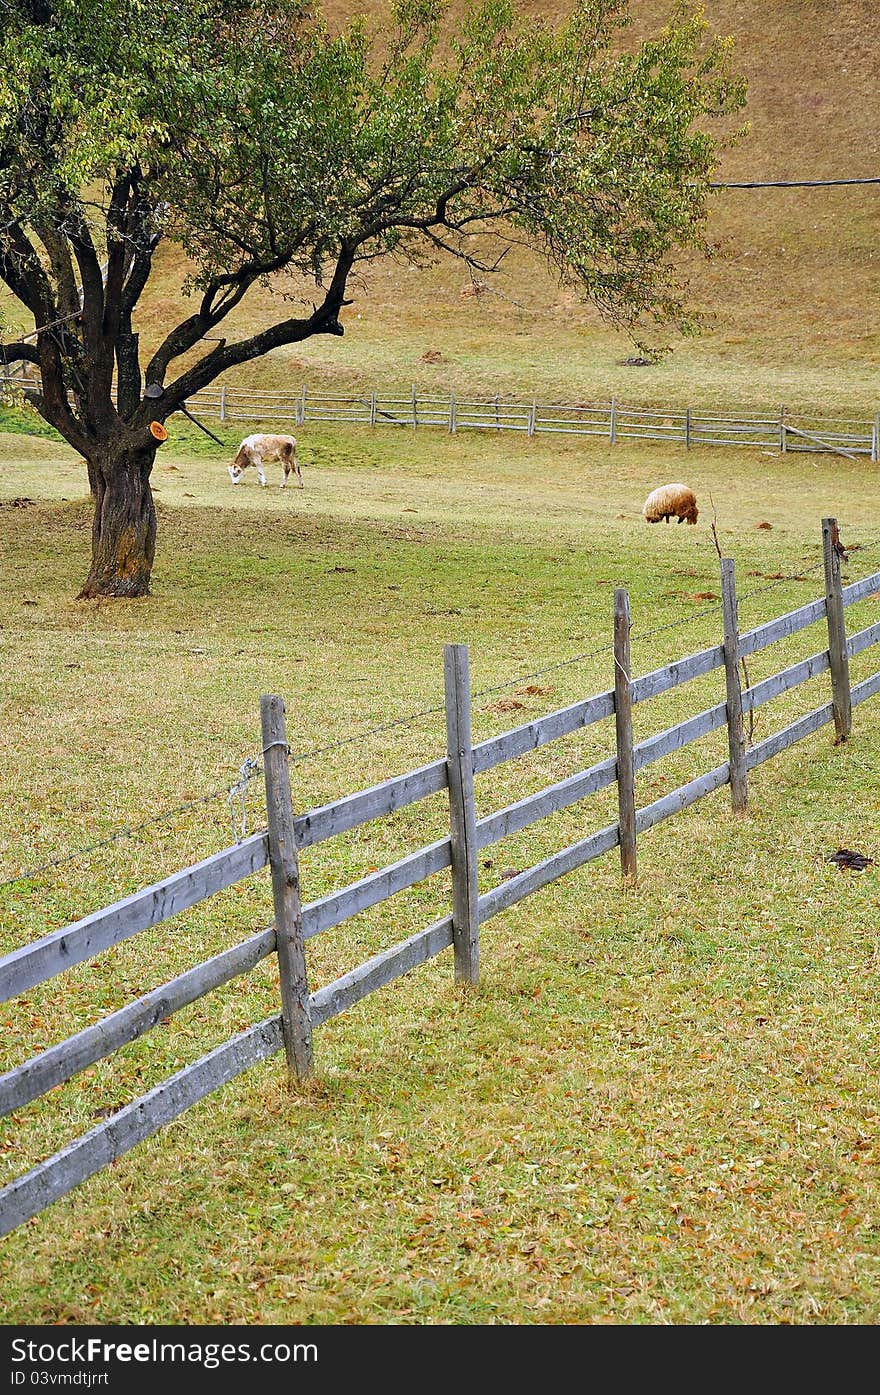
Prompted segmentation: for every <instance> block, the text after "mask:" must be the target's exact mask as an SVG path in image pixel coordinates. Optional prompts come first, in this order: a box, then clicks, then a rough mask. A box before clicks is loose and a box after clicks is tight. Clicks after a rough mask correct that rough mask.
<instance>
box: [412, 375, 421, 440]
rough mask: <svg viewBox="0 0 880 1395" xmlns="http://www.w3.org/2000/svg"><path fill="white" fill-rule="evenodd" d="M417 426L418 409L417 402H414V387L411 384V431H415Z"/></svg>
mask: <svg viewBox="0 0 880 1395" xmlns="http://www.w3.org/2000/svg"><path fill="white" fill-rule="evenodd" d="M418 424H419V409H418V404H417V402H416V385H415V383H413V384H412V427H413V431H415V429H416V427H417V426H418Z"/></svg>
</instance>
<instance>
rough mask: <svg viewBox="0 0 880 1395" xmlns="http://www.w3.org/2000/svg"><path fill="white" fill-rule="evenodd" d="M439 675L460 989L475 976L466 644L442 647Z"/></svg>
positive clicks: (474, 881) (475, 905) (474, 819)
mask: <svg viewBox="0 0 880 1395" xmlns="http://www.w3.org/2000/svg"><path fill="white" fill-rule="evenodd" d="M443 672H444V678H445V686H446V750H447V761H448V770H449V822H450V831H451V841H452V930H453V954H454V956H455V977H456V980H458V981H459V982H461V983H477V982H478V981H479V976H480V912H479V906H478V896H479V888H478V885H477V882H478V877H477V872H478V868H477V828H476V822H477V816H476V807H475V804H474V757H473V746H472V742H471V680H470V670H469V664H468V648H467V645H466V644H447V645H446V646H445V648H444V651H443Z"/></svg>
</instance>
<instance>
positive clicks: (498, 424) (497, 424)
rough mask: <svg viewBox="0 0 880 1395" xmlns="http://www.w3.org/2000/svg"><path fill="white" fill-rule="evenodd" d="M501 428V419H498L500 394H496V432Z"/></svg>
mask: <svg viewBox="0 0 880 1395" xmlns="http://www.w3.org/2000/svg"><path fill="white" fill-rule="evenodd" d="M500 426H501V422H500V421H499V419H498V393H497V392H496V394H495V429H496V431H497V430H498V429H499V427H500Z"/></svg>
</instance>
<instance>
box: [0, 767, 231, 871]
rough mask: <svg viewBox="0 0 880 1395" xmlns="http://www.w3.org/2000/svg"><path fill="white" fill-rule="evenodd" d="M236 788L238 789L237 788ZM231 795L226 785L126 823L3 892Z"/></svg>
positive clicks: (50, 859)
mask: <svg viewBox="0 0 880 1395" xmlns="http://www.w3.org/2000/svg"><path fill="white" fill-rule="evenodd" d="M232 788H235V786H233V787H232ZM229 796H230V786H229V785H223V786H222V787H221V788H219V789H214V790H210V791H209V792H208V793H207V794H201V795H197V796H195V797H194V798H192V799H187V800H184V801H183V802H182V803H181V804H175V805H173V806H172V807H171V808H168V809H162V810H160V811H159V813H157V814H151V815H150V817H149V818H147V819H142V820H141V821H140V823H136V824H127V823H126V824H123V825H122V827H121V828H119V829H117V830H116V832H115V833H109V834H108V835H107V836H106V837H105V838H99V839H97V840H96V841H95V842H94V843H88V844H86V846H84V847H81V848H76V849H75V850H74V851H73V852H70V853H63V854H62V855H61V856H60V857H52V858H49V859H48V860H47V861H46V862H41V863H40V864H39V866H37V867H32V868H30V870H29V871H22V872H19V873H18V874H17V875H16V876H14V877H7V878H6V880H5V881H2V882H0V891H3V890H5V888H6V887H9V886H14V885H15V884H16V883H17V882H29V881H33V880H34V879H35V878H37V877H39V876H41V875H42V874H43V873H44V872H50V871H52V870H53V869H54V868H56V867H65V866H67V865H68V864H69V863H71V862H77V861H79V860H80V859H81V858H84V857H87V856H89V855H90V854H91V853H94V852H98V851H99V850H100V849H101V848H107V847H110V846H111V845H112V844H113V843H118V842H121V841H122V840H123V839H128V838H136V837H137V836H138V834H139V833H143V832H144V830H145V829H147V828H152V827H154V826H155V825H156V824H159V823H167V821H168V820H169V819H172V818H176V817H177V816H178V815H179V814H185V813H188V812H189V811H190V810H191V809H198V808H202V807H203V806H206V805H208V804H210V803H212V802H213V801H214V800H215V799H221V798H222V799H228V798H229Z"/></svg>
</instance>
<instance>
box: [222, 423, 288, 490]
mask: <svg viewBox="0 0 880 1395" xmlns="http://www.w3.org/2000/svg"><path fill="white" fill-rule="evenodd" d="M271 460H280V461H281V464H282V465H283V467H284V474H283V476H282V479H281V488H282V489H283V488H284V486H285V485H286V484H287V479H288V476H289V475H290V474H291V472H292V473H293V474H295V475H296V477H297V479H298V480H299V487H300V489H302V488H304V485H303V477H302V471H301V470H300V468H299V461H298V460H297V458H296V439H295V437H293V436H272V435H261V434H260V433H256V434H255V435H253V436H245V438H244V440H243V441H242V443H241V445H240V446H239V448H238V454H237V455H236V457H235V459H234V460H233V462H232V464H231V465H230V466H229V478H230V479H231V480H232V483H233V484H238V483H239V481H240V480H241V475H242V471H243V470H246V469H247V467H248V466H249V465H253V466H254V467H255V468H256V471H257V479H258V480H259V481H260V484H262V485H264V486H265V485H267V484H268V483H269V481H268V480H267V479H266V472H265V470H264V469H263V464H264V463H265V462H267V461H271Z"/></svg>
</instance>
